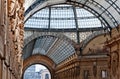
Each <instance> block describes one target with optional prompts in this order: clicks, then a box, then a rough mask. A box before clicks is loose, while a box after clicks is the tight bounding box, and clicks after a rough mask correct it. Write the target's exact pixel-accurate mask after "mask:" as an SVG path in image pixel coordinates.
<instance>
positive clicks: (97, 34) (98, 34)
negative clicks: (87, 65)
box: [81, 31, 107, 49]
mask: <svg viewBox="0 0 120 79" xmlns="http://www.w3.org/2000/svg"><path fill="white" fill-rule="evenodd" d="M104 34H106V35H107V32H105V31H98V32H94V33H93V34H91V35H90V36H88V37H87V38H86V40H84V41H83V42H82V43H81V44H82V45H81V46H82V47H81V48H82V49H84V48H85V46H86V45H87V44H88V43H89V42H90V41H92V39H94V38H96V37H98V36H100V35H104Z"/></svg>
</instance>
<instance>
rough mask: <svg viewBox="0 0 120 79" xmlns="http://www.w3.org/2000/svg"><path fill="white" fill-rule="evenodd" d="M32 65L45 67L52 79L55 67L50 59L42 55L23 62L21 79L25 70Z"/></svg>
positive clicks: (33, 56)
mask: <svg viewBox="0 0 120 79" xmlns="http://www.w3.org/2000/svg"><path fill="white" fill-rule="evenodd" d="M33 64H42V65H44V66H45V67H47V68H48V70H49V71H50V73H51V79H53V75H54V69H55V66H56V65H55V63H54V62H53V61H52V60H51V59H50V58H48V57H46V56H43V55H32V56H30V57H29V58H27V59H26V60H24V61H23V74H22V79H23V75H24V72H25V70H26V69H27V68H28V67H29V66H31V65H33Z"/></svg>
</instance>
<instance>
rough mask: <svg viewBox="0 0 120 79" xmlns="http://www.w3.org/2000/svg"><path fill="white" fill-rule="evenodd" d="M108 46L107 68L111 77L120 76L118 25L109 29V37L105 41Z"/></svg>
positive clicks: (119, 34) (119, 29) (115, 78)
mask: <svg viewBox="0 0 120 79" xmlns="http://www.w3.org/2000/svg"><path fill="white" fill-rule="evenodd" d="M106 47H107V48H109V50H110V53H109V70H110V75H111V79H119V78H120V59H119V57H120V26H119V27H118V28H114V29H113V30H112V31H111V39H110V40H107V41H106Z"/></svg>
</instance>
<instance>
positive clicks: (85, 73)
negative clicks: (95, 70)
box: [84, 70, 89, 79]
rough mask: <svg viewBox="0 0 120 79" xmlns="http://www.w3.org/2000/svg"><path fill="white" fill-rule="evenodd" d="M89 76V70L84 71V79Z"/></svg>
mask: <svg viewBox="0 0 120 79" xmlns="http://www.w3.org/2000/svg"><path fill="white" fill-rule="evenodd" d="M88 76H89V70H85V71H84V79H88Z"/></svg>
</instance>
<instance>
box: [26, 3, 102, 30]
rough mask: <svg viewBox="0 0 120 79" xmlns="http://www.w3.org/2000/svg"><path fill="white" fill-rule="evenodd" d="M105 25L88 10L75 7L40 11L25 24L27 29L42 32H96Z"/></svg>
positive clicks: (67, 6) (49, 7) (56, 6)
mask: <svg viewBox="0 0 120 79" xmlns="http://www.w3.org/2000/svg"><path fill="white" fill-rule="evenodd" d="M97 28H98V29H99V30H100V28H101V29H104V24H102V23H101V21H100V20H99V19H98V18H96V16H94V15H93V14H92V13H90V12H88V11H87V10H85V9H83V8H80V7H76V6H73V5H67V4H66V5H65V4H63V5H53V6H48V7H46V8H44V9H41V10H39V11H38V12H36V13H35V14H33V15H32V16H31V17H30V18H29V19H28V20H27V21H26V23H25V29H34V30H41V31H62V32H65V31H73V32H75V31H94V30H97Z"/></svg>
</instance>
